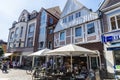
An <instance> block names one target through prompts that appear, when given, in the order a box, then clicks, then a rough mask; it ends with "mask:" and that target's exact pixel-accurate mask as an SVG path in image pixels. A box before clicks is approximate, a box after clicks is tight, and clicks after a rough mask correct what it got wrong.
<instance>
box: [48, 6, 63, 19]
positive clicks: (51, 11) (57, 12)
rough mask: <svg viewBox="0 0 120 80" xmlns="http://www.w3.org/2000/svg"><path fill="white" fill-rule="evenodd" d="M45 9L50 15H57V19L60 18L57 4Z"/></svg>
mask: <svg viewBox="0 0 120 80" xmlns="http://www.w3.org/2000/svg"><path fill="white" fill-rule="evenodd" d="M46 10H47V11H48V12H49V13H51V14H52V15H54V16H55V17H57V18H58V19H59V18H60V14H61V10H60V7H59V6H56V7H52V8H48V9H46Z"/></svg>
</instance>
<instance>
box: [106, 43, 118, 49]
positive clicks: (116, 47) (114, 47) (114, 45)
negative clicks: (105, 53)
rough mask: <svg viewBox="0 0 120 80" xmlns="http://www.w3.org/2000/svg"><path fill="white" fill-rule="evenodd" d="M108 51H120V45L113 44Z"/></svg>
mask: <svg viewBox="0 0 120 80" xmlns="http://www.w3.org/2000/svg"><path fill="white" fill-rule="evenodd" d="M107 50H120V43H115V44H111V45H110V46H109V47H107Z"/></svg>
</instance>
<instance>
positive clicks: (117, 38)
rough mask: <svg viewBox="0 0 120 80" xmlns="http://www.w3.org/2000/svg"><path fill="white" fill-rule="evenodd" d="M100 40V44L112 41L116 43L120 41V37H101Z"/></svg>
mask: <svg viewBox="0 0 120 80" xmlns="http://www.w3.org/2000/svg"><path fill="white" fill-rule="evenodd" d="M101 38H102V42H103V43H106V42H112V41H117V40H120V35H113V36H104V35H102V36H101Z"/></svg>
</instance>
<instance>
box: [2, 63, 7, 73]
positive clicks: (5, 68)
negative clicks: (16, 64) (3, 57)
mask: <svg viewBox="0 0 120 80" xmlns="http://www.w3.org/2000/svg"><path fill="white" fill-rule="evenodd" d="M2 72H5V73H7V62H4V63H3V69H2Z"/></svg>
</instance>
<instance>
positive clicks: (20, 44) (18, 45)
mask: <svg viewBox="0 0 120 80" xmlns="http://www.w3.org/2000/svg"><path fill="white" fill-rule="evenodd" d="M18 47H21V39H20V40H19V45H18Z"/></svg>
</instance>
